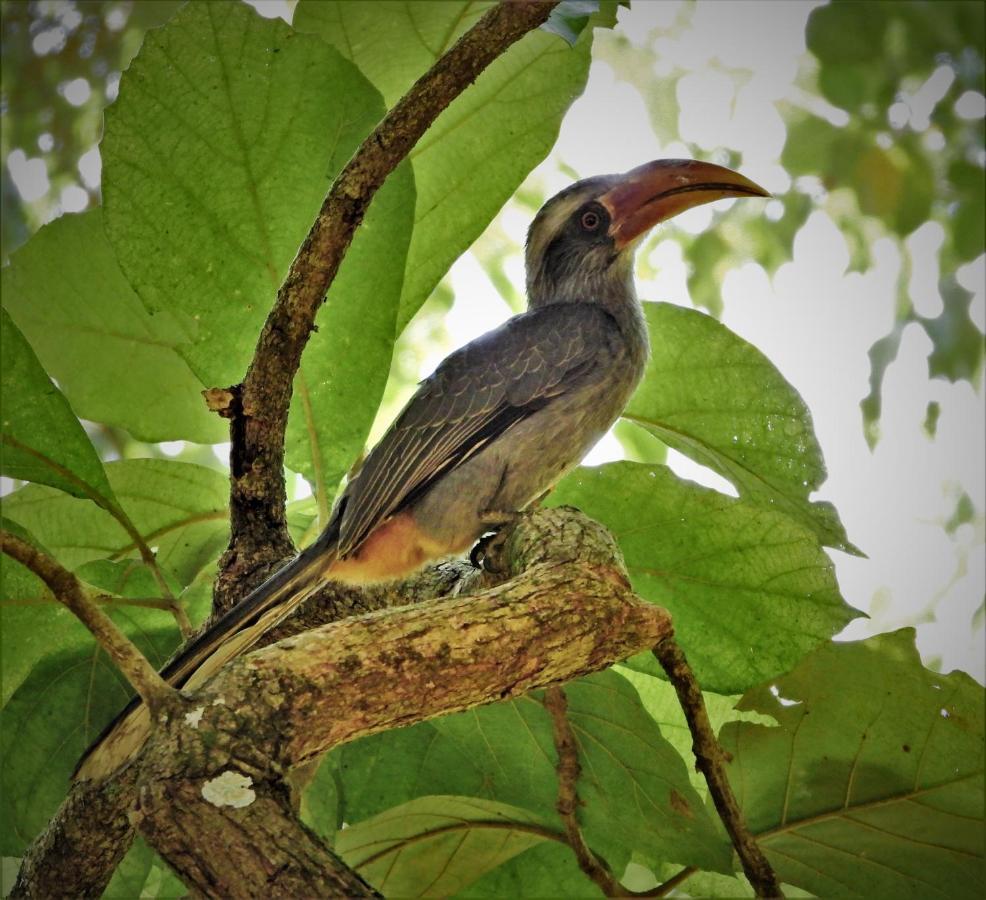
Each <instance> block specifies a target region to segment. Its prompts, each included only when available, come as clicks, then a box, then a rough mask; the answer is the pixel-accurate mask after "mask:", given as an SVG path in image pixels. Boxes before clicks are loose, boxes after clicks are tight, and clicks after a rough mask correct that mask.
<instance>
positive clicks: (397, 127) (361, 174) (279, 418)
mask: <svg viewBox="0 0 986 900" xmlns="http://www.w3.org/2000/svg"><path fill="white" fill-rule="evenodd" d="M555 5H556V4H555V2H543V0H534V2H531V0H510V2H503V3H500V4H498V5H497V6H495V7H493V8H492V9H490V10H489V12H487V13H486V14H485V15H484V16H483V17H482V18H481V19H480V20H479V21H478V22H477V23H476V24H475V25H474V26H473V27H472V28H471V29H469V31H468V32H466V34H464V35H463V36H462V37H461V38H460V39H459V41H457V42H456V44H455V45H454V46H453V47H452V48H451V49H449V50H448V52H447V53H445V54H444V56H442V57H441V58H440V59H439V60H438V61H437V62H436V63H435V65H434V66H432V67H431V68H430V69H429V70H428V71H427V72H426V73H425V74H424V75H423V76H422V77H421V78H420V79H419V80H418V81H417V82H416V83H415V84H414V85H413V86H412V87H411V88H410V89H409V90H408V92H407V93H406V94H405V95H404V97H402V98H401V100H400V101H399V102H398V103H397V105H396V106H395V107H394V108H393V109H392V110H391V111H390V112H389V113H388V114H387V116H386V117H385V118H384V119H383V121H382V122H381V123H380V124H379V125H378V126H377V127H376V129H374V131H373V132H372V133H371V134H370V135H369V137H367V138H366V140H365V141H363V143H362V145H361V146H360V148H359V150H358V151H357V152H356V154H355V156H353V158H352V159H351V160H350V162H349V163H348V164H347V165H346V167H345V168H344V169H343V170H342V172H341V173H340V174H339V177H338V178H336V180H335V182H334V183H333V185H332V188H331V189H330V191H329V193H328V195H327V196H326V198H325V200H324V202H323V203H322V207H321V209H320V210H319V214H318V218H317V219H316V220H315V223H314V224H313V225H312V227H311V230H310V231H309V232H308V236H307V237H306V238H305V241H304V243H303V244H302V246H301V249H300V250H299V251H298V255H297V256H296V257H295V259H294V262H293V263H292V264H291V268H290V270H289V271H288V275H287V278H286V279H285V281H284V283H283V284H282V285H281V288H280V290H279V291H278V293H277V300H276V302H275V304H274V307H273V309H272V310H271V312H270V315H269V316H268V317H267V322H266V324H265V325H264V328H263V331H262V332H261V335H260V339H259V341H258V344H257V349H256V351H255V353H254V357H253V361H252V362H251V363H250V367H249V369H248V370H247V373H246V377H245V378H244V380H243V383H242V385H239V386H237V387H235V388H232V389H230V391H229V392H228V394H227V395H226V396H225V398H224V399H223V402H222V403H220V404H219V405H220V406H224V407H225V410H224V413H223V414H224V415H226V416H228V417H229V418H230V419H231V420H232V422H231V427H230V434H231V438H230V440H231V443H232V448H231V451H230V469H231V473H232V486H231V491H230V525H231V537H230V544H229V549H228V550H227V551H226V553H225V555H224V557H223V559H222V561H221V564H220V568H221V574H220V578H219V581H218V582H217V584H216V591H215V604H216V612H222V611H224V610H225V609H228V608H229V607H230V606H232V605H233V603H235V602H236V600H237V599H238V598H239V596H241V591H242V587H243V585H242V583H241V582H242V577H243V575H244V574H245V573H249V572H250V571H251V570H253V569H255V568H256V567H257V566H258V565H263V564H264V563H268V562H271V561H273V560H276V559H279V558H281V557H283V556H286V555H287V554H288V553H290V552H291V550H292V545H291V540H290V538H289V536H288V532H287V525H286V521H285V512H284V508H285V500H286V496H285V490H284V477H283V465H284V433H285V428H286V426H287V418H288V408H289V406H290V402H291V390H292V384H293V381H294V377H295V374H296V373H297V371H298V366H299V365H300V363H301V354H302V351H303V350H304V348H305V345H306V344H307V342H308V338H309V335H310V334H311V331H312V329H313V327H314V323H315V314H316V312H317V311H318V308H319V306H320V305H321V303H322V301H323V300H324V299H325V294H326V292H327V291H328V289H329V286H330V285H331V283H332V280H333V279H334V278H335V275H336V272H337V271H338V270H339V265H340V263H341V262H342V259H343V257H344V255H345V253H346V250H347V249H348V247H349V244H350V242H351V241H352V238H353V234H354V232H355V230H356V228H357V226H359V224H360V222H362V220H363V216H364V214H365V212H366V209H367V207H368V206H369V204H370V201H371V200H372V199H373V196H374V194H375V193H376V192H377V190H378V189H379V188H380V187H381V185H382V184H383V183H384V180H385V179H386V177H387V176H388V175H389V174H390V173H391V172H392V171H393V170H394V169H395V168H396V167H397V165H398V164H399V163H400V162H401V161H402V160H403V159H404V158H405V157H406V156H407V154H408V153H409V152H410V150H411V148H412V147H413V146H414V144H415V143H416V142H417V141H418V139H419V138H420V137H421V136H422V135H423V134H424V133H425V131H427V130H428V128H429V127H430V126H431V124H432V123H433V122H434V121H435V119H436V118H437V117H438V115H439V114H440V113H441V112H442V111H443V110H444V109H445V108H446V107H447V106H448V105H449V104H450V103H451V102H452V101H453V100H454V99H455V98H456V97H457V96H458V95H459V94H460V93H462V91H463V90H465V89H466V88H467V87H468V86H469V85H470V84H472V83H473V81H475V80H476V78H477V77H478V76H479V74H480V73H481V72H482V71H483V70H484V69H485V68H486V67H487V66H488V65H489V64H490V63H491V62H493V60H495V59H496V58H497V57H498V56H500V55H501V54H502V53H503V52H504V51H505V50H506V49H507V48H508V47H510V46H511V45H512V44H513V43H515V42H516V41H517V40H519V39H520V38H522V37H523V36H524V35H525V34H527V32H529V31H531V30H532V29H534V28H537V27H538V26H539V25H541V24H542V23H543V22H544V21H545V20H546V19H547V18H548V16H549V15H550V13H551V10H552V8H553V7H554V6H555ZM214 405H215V402H214Z"/></svg>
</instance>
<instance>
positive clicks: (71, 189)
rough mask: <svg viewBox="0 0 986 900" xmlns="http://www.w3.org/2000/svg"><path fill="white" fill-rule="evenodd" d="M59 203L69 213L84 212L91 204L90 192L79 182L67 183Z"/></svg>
mask: <svg viewBox="0 0 986 900" xmlns="http://www.w3.org/2000/svg"><path fill="white" fill-rule="evenodd" d="M58 203H59V205H60V206H61V208H62V209H63V210H64V211H65V212H67V213H77V212H82V210H84V209H85V208H86V207H87V206H88V205H89V193H88V192H87V191H86V189H85V188H82V187H79V186H78V185H77V184H67V185H65V187H63V188H62V192H61V194H60V195H59V197H58Z"/></svg>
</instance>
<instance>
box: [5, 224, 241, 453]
mask: <svg viewBox="0 0 986 900" xmlns="http://www.w3.org/2000/svg"><path fill="white" fill-rule="evenodd" d="M55 258H57V259H58V260H59V264H58V265H57V266H53V265H52V259H55ZM2 284H3V305H4V308H5V309H6V310H7V312H8V313H10V316H11V318H13V320H14V321H15V322H16V323H17V326H18V328H20V329H21V331H23V332H24V334H25V335H26V337H27V338H28V339H29V340H30V342H31V346H32V347H33V348H34V349H35V351H36V352H37V353H38V356H39V358H40V359H41V362H42V364H43V365H44V367H45V369H46V370H47V372H48V373H49V374H50V375H51V376H52V377H53V378H55V379H56V380H57V381H58V385H59V387H61V389H62V391H64V393H65V395H66V397H68V399H69V401H70V402H71V404H72V408H73V409H74V410H75V412H76V414H77V415H79V416H80V417H81V418H83V419H91V420H93V421H95V422H105V423H107V424H109V425H116V426H119V427H121V428H125V429H126V430H127V431H129V432H130V433H131V434H132V435H133V436H134V437H136V438H139V439H140V440H143V441H168V440H178V439H184V440H189V441H198V442H200V443H214V442H216V441H222V440H225V439H226V437H225V435H226V432H227V429H226V426H225V425H224V424H223V423H222V422H221V420H220V419H219V417H218V416H216V415H214V414H212V413H210V412H209V411H208V410H207V409H206V407H205V403H204V401H203V400H202V397H201V395H200V392H201V390H202V387H203V386H202V383H201V382H200V381H199V380H198V379H197V378H196V377H195V376H194V375H193V374H192V373H191V371H190V370H189V368H188V365H187V364H186V363H185V361H184V360H183V359H182V358H181V356H180V355H179V353H178V351H177V349H176V348H177V346H178V345H179V344H181V343H183V342H184V341H185V335H184V333H183V331H182V329H181V328H179V327H178V325H177V323H176V321H175V318H174V316H173V315H172V314H171V313H170V312H169V311H168V310H159V311H158V312H157V313H156V314H155V315H153V316H151V315H148V313H147V311H146V310H145V309H144V307H143V306H142V305H141V302H140V300H139V299H138V297H137V295H136V294H135V293H134V292H133V289H132V288H131V287H130V285H129V284H128V283H127V280H126V279H125V278H124V277H123V274H122V273H121V272H120V267H119V265H118V264H117V262H116V258H115V257H114V256H113V250H112V248H111V247H110V245H109V243H108V242H107V240H106V236H105V234H104V232H103V219H102V210H101V209H99V208H96V209H92V210H90V211H89V212H86V213H83V214H81V215H77V216H62V217H61V218H59V219H56V220H55V221H54V222H52V223H51V224H49V225H46V226H45V227H44V228H42V229H41V230H40V231H39V232H38V233H37V234H36V235H35V236H34V237H33V238H32V239H31V240H30V241H29V242H28V243H27V245H26V246H25V247H23V248H22V249H21V250H20V251H18V252H17V253H16V254H14V256H13V259H12V260H11V264H10V265H9V266H8V267H7V268H5V269H4V270H3V273H2Z"/></svg>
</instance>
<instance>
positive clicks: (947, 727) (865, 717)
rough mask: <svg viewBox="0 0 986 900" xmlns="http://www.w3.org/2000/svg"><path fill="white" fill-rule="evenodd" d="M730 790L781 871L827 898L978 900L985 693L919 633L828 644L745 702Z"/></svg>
mask: <svg viewBox="0 0 986 900" xmlns="http://www.w3.org/2000/svg"><path fill="white" fill-rule="evenodd" d="M741 708H743V709H753V710H757V711H758V712H761V713H764V714H767V715H770V716H773V717H774V718H775V719H776V720H777V722H778V723H779V725H778V727H776V728H764V727H763V726H759V725H750V724H745V723H730V724H728V725H726V727H725V728H724V729H723V732H722V735H721V740H722V742H723V745H724V747H725V749H726V750H727V751H728V752H729V753H731V754H732V763H731V765H730V781H731V782H732V784H733V787H734V790H735V791H736V793H737V799H738V800H739V801H740V803H741V805H742V807H743V811H744V813H745V815H746V819H747V822H748V823H749V825H750V828H751V829H752V830H753V832H754V833H755V834H757V835H758V836H759V842H760V845H761V846H762V847H763V849H764V850H765V851H766V853H767V856H768V858H769V859H770V861H771V862H772V863H773V865H774V867H775V869H776V871H777V874H778V876H779V877H780V878H781V879H783V880H784V881H788V882H790V883H792V884H795V885H798V886H800V887H802V888H805V889H806V890H810V891H812V892H813V893H815V894H817V895H819V896H824V897H841V896H852V897H895V898H902V900H908V898H915V900H917V898H921V900H925V898H928V897H941V898H946V897H947V898H949V900H958V898H965V897H968V898H973V897H979V896H980V895H981V892H982V884H983V882H982V878H983V861H984V860H983V838H984V831H983V689H982V687H981V686H980V685H978V684H976V683H975V682H974V681H973V680H972V679H971V678H969V677H968V676H967V675H965V674H964V673H962V672H955V673H953V674H951V675H945V676H942V675H938V674H936V673H934V672H930V671H928V670H927V669H925V668H924V667H923V666H922V665H921V661H920V659H919V657H918V654H917V651H916V649H915V647H914V632H913V630H912V629H903V630H901V631H898V632H894V633H892V634H883V635H878V636H877V637H874V638H871V639H869V640H867V641H863V642H860V643H854V644H830V645H828V646H826V647H823V648H822V649H820V650H818V651H816V652H815V653H813V654H812V655H811V656H809V657H808V658H807V659H806V660H805V661H804V662H803V663H802V664H801V665H799V666H798V668H797V669H795V670H794V671H793V672H791V673H790V674H789V675H786V676H784V677H783V678H781V679H778V680H777V682H776V683H775V685H764V686H761V687H758V688H756V689H755V690H753V691H751V692H750V693H749V694H748V695H747V696H746V697H744V698H743V701H742V703H741Z"/></svg>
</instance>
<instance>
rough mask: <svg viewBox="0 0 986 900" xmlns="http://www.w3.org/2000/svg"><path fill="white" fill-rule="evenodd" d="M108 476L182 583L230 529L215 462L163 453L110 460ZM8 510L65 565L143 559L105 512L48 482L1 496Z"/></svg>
mask: <svg viewBox="0 0 986 900" xmlns="http://www.w3.org/2000/svg"><path fill="white" fill-rule="evenodd" d="M106 474H107V475H108V476H109V483H110V484H111V485H112V488H113V491H114V492H115V494H116V496H117V497H118V498H119V501H120V505H121V506H122V507H123V508H124V510H125V511H126V512H127V514H128V515H129V517H130V520H131V521H132V522H133V524H134V527H135V528H136V529H137V531H138V532H139V533H140V534H141V536H142V537H143V538H144V540H145V541H146V542H147V544H148V545H149V546H150V547H151V549H152V550H156V555H157V561H158V564H159V566H160V567H161V568H162V569H163V570H164V572H165V573H166V574H167V575H168V576H169V577H171V578H174V579H175V580H176V581H177V584H178V586H179V587H185V586H186V585H188V584H190V583H191V582H192V580H193V579H194V578H195V577H196V576H197V575H198V574H199V572H201V571H202V569H203V568H204V567H205V566H207V565H210V564H211V563H213V562H214V561H215V560H216V558H217V557H218V556H219V553H220V552H221V551H222V549H223V547H224V546H225V543H226V540H227V538H228V534H229V522H228V512H227V502H228V496H227V495H228V488H229V484H228V481H227V479H226V477H225V476H224V475H223V474H222V473H221V472H218V471H216V470H215V469H207V468H205V467H204V466H196V465H192V464H191V463H182V462H177V461H175V460H164V459H130V460H123V461H120V462H114V463H108V464H107V466H106ZM4 511H5V512H6V514H7V515H9V516H10V517H11V518H13V519H14V520H15V521H17V522H18V523H19V524H20V525H22V526H23V527H25V528H27V529H29V530H30V531H31V533H32V534H34V535H35V536H36V537H37V539H38V540H39V541H41V542H43V543H44V545H45V546H47V547H48V548H49V549H50V550H51V552H52V553H53V554H54V555H55V557H56V558H57V559H58V560H59V562H61V563H62V565H64V566H66V567H68V568H70V569H76V568H78V567H79V566H81V565H82V564H84V563H87V562H90V561H91V560H97V559H106V558H112V559H127V560H132V559H138V558H139V555H138V554H137V552H136V550H135V549H134V547H133V542H132V540H131V538H130V536H129V535H128V534H127V532H126V531H124V529H123V528H122V527H121V526H120V525H119V523H118V522H117V521H116V520H115V519H114V518H113V517H112V516H110V515H109V514H108V513H106V512H104V511H103V510H101V509H99V508H97V507H96V506H94V505H93V504H91V503H86V502H84V501H81V500H76V499H75V498H73V497H69V496H67V495H65V494H62V493H60V492H58V491H54V490H52V489H51V488H46V487H42V486H40V485H27V486H26V487H24V488H21V489H20V490H19V491H16V492H15V493H13V494H11V495H9V496H8V497H5V498H4Z"/></svg>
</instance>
